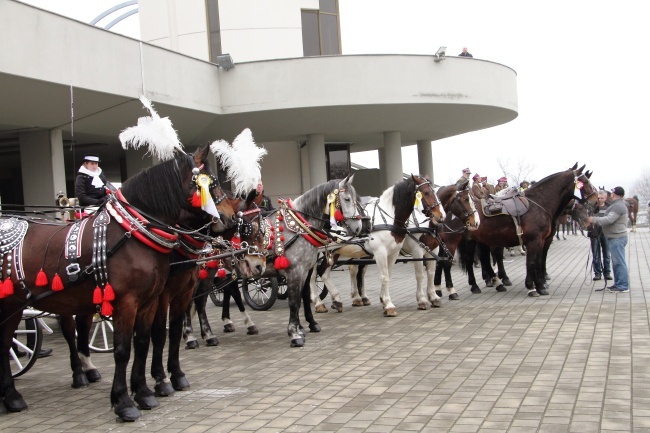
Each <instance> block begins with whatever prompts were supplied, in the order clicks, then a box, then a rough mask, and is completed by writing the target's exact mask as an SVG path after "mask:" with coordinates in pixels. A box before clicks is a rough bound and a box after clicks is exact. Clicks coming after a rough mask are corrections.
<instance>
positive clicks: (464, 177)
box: [456, 168, 472, 184]
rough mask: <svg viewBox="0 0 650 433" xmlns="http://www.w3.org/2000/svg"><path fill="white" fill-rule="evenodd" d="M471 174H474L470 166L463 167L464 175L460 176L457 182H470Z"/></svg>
mask: <svg viewBox="0 0 650 433" xmlns="http://www.w3.org/2000/svg"><path fill="white" fill-rule="evenodd" d="M470 174H472V171H471V170H470V169H469V168H464V169H463V175H462V176H461V177H460V178H458V180H457V181H456V183H457V184H458V183H460V182H464V181H468V182H469V175H470Z"/></svg>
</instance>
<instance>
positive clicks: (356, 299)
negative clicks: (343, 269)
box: [323, 265, 363, 307]
mask: <svg viewBox="0 0 650 433" xmlns="http://www.w3.org/2000/svg"><path fill="white" fill-rule="evenodd" d="M348 272H349V273H350V289H351V292H350V297H351V298H352V306H353V307H363V300H362V299H361V294H360V293H359V283H358V281H359V278H361V280H362V281H363V277H362V276H361V275H362V273H360V272H359V266H358V265H348ZM327 276H328V281H329V271H328V272H327ZM323 281H325V274H323ZM326 286H327V290H329V289H330V287H329V282H328V283H327V285H326Z"/></svg>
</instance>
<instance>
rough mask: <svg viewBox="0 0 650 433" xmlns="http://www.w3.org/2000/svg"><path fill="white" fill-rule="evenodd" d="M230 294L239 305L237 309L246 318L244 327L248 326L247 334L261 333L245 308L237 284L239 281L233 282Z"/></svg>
mask: <svg viewBox="0 0 650 433" xmlns="http://www.w3.org/2000/svg"><path fill="white" fill-rule="evenodd" d="M230 292H231V293H230V294H231V295H232V298H233V299H234V300H235V304H237V308H238V309H239V312H240V313H241V315H242V316H243V317H244V325H246V334H247V335H257V334H258V333H259V331H258V330H257V326H255V323H253V319H251V317H250V316H249V315H248V313H247V312H246V307H245V306H244V301H243V300H242V297H241V292H240V291H239V284H238V283H237V281H233V283H232V286H231V290H230Z"/></svg>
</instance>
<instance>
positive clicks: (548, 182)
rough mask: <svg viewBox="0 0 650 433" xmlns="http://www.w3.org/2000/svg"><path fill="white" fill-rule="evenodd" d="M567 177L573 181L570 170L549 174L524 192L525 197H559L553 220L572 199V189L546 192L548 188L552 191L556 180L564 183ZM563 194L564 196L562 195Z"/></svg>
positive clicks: (573, 174) (573, 176)
mask: <svg viewBox="0 0 650 433" xmlns="http://www.w3.org/2000/svg"><path fill="white" fill-rule="evenodd" d="M569 176H570V177H571V180H572V181H573V179H574V178H575V173H574V172H573V170H571V169H569V170H566V171H560V172H557V173H553V174H550V175H548V176H546V177H544V178H543V179H541V180H539V181H537V182H536V183H535V185H534V186H531V187H530V188H528V189H527V190H526V192H525V195H526V197H531V198H535V197H545V196H548V197H553V196H558V197H559V202H558V207H557V209H555V213H554V214H553V215H552V216H553V219H554V220H555V219H557V218H558V217H559V216H560V214H561V213H562V211H563V210H564V208H565V207H566V206H567V204H568V203H569V202H570V201H571V199H572V198H573V194H572V192H573V188H571V190H569V189H567V190H566V191H562V190H560V191H556V190H552V191H551V192H548V191H547V190H548V189H549V188H552V189H553V187H554V185H555V183H556V180H557V179H561V180H562V181H564V178H566V177H569ZM563 192H564V193H565V194H563ZM547 211H548V209H547Z"/></svg>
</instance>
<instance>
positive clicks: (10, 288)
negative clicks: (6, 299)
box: [2, 278, 14, 296]
mask: <svg viewBox="0 0 650 433" xmlns="http://www.w3.org/2000/svg"><path fill="white" fill-rule="evenodd" d="M2 286H3V287H4V289H5V296H11V295H13V294H14V282H13V281H11V278H7V279H6V280H5V283H4V284H3V285H2Z"/></svg>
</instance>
